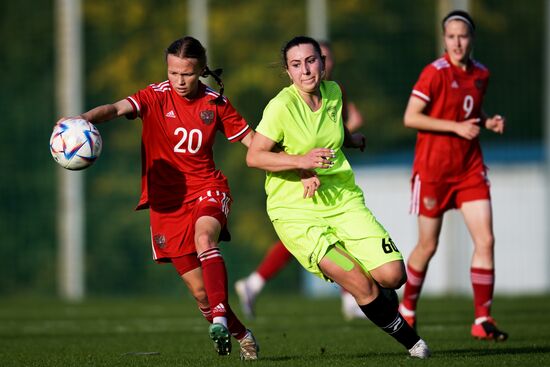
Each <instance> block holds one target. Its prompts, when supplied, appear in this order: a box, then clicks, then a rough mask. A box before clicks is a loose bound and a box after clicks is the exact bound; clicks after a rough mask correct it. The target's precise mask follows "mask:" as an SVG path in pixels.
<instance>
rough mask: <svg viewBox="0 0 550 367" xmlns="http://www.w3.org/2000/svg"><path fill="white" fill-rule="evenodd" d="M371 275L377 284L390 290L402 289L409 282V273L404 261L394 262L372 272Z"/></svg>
mask: <svg viewBox="0 0 550 367" xmlns="http://www.w3.org/2000/svg"><path fill="white" fill-rule="evenodd" d="M371 275H372V276H373V278H374V280H376V282H377V283H378V284H379V285H380V286H382V287H384V288H390V289H397V288H400V287H401V286H402V285H403V284H405V282H406V281H407V272H406V270H405V265H404V264H403V262H402V261H394V262H391V263H388V264H385V265H383V266H382V267H380V268H378V269H375V270H372V271H371Z"/></svg>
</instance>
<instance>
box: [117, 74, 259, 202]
mask: <svg viewBox="0 0 550 367" xmlns="http://www.w3.org/2000/svg"><path fill="white" fill-rule="evenodd" d="M218 96H219V94H218V93H217V92H215V91H214V90H212V89H210V88H209V87H207V86H205V85H204V84H202V83H200V82H199V97H197V98H195V99H187V98H184V97H181V96H180V95H178V94H177V93H176V92H175V91H174V90H173V89H172V87H171V85H170V82H169V81H165V82H162V83H159V84H151V85H149V86H148V87H147V88H145V89H142V90H140V91H139V92H137V93H135V94H134V95H132V96H129V97H128V98H127V100H128V101H130V103H131V104H132V106H133V107H134V114H133V116H130V118H132V117H134V118H135V117H138V116H139V117H141V119H142V121H143V130H142V146H141V154H142V157H141V159H142V180H141V198H140V201H139V204H138V207H137V208H138V209H143V208H147V207H149V206H151V207H154V208H155V209H157V210H158V209H163V208H170V207H175V206H178V205H181V204H182V203H186V202H189V201H192V200H194V199H197V198H198V197H199V196H200V195H201V193H204V192H205V190H209V189H213V190H220V191H224V192H229V186H228V183H227V179H226V177H225V176H224V175H223V174H222V173H221V171H220V170H217V169H216V166H215V164H214V158H213V152H212V146H213V144H214V138H215V136H216V132H217V131H218V130H219V131H221V132H222V133H223V134H224V135H225V136H226V137H227V139H228V140H229V141H230V142H235V141H240V140H241V139H242V138H244V137H245V136H246V135H248V133H249V132H250V127H249V126H248V124H247V123H246V121H245V120H244V119H243V118H242V117H241V115H239V113H238V112H237V111H236V110H235V109H234V108H233V106H232V105H231V103H230V102H229V100H227V99H226V98H225V97H224V101H223V103H220V104H213V103H211V102H212V101H213V100H214V99H215V98H216V97H218Z"/></svg>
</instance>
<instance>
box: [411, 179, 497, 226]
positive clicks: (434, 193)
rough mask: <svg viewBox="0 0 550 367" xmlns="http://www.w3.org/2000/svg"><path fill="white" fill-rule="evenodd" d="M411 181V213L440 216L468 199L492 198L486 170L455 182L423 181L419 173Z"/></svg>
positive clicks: (431, 216) (458, 206)
mask: <svg viewBox="0 0 550 367" xmlns="http://www.w3.org/2000/svg"><path fill="white" fill-rule="evenodd" d="M411 181H412V194H411V207H410V213H411V214H417V215H424V216H426V217H430V218H439V217H441V216H442V215H443V213H445V212H446V211H447V210H449V209H455V208H460V207H461V206H462V204H463V203H465V202H467V201H474V200H483V199H487V200H490V199H491V193H490V191H489V187H490V183H489V179H488V178H487V173H486V172H485V171H482V172H477V173H474V174H470V175H468V176H466V177H465V178H464V179H463V180H460V181H453V182H445V181H442V182H423V181H421V178H420V175H418V174H416V175H415V176H414V177H413V178H412V180H411Z"/></svg>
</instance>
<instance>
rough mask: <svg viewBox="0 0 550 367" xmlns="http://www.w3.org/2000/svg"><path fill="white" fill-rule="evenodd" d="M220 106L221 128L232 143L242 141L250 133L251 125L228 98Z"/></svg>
mask: <svg viewBox="0 0 550 367" xmlns="http://www.w3.org/2000/svg"><path fill="white" fill-rule="evenodd" d="M219 108H220V110H219V117H220V121H221V124H220V130H221V131H222V133H223V134H224V135H225V136H226V137H227V140H229V141H230V142H232V143H233V142H237V141H241V140H242V139H243V138H244V137H245V136H247V135H248V134H249V133H250V131H251V130H250V126H249V125H248V123H247V122H246V120H245V119H244V118H243V117H242V116H241V115H240V114H239V113H238V112H237V110H236V109H235V108H234V107H233V105H232V104H231V102H229V100H228V99H225V103H224V104H223V105H221V106H220V107H219Z"/></svg>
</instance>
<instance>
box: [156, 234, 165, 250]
mask: <svg viewBox="0 0 550 367" xmlns="http://www.w3.org/2000/svg"><path fill="white" fill-rule="evenodd" d="M153 241H154V242H155V245H157V246H158V247H159V248H164V246H166V237H165V236H164V235H163V234H156V235H154V236H153Z"/></svg>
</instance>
